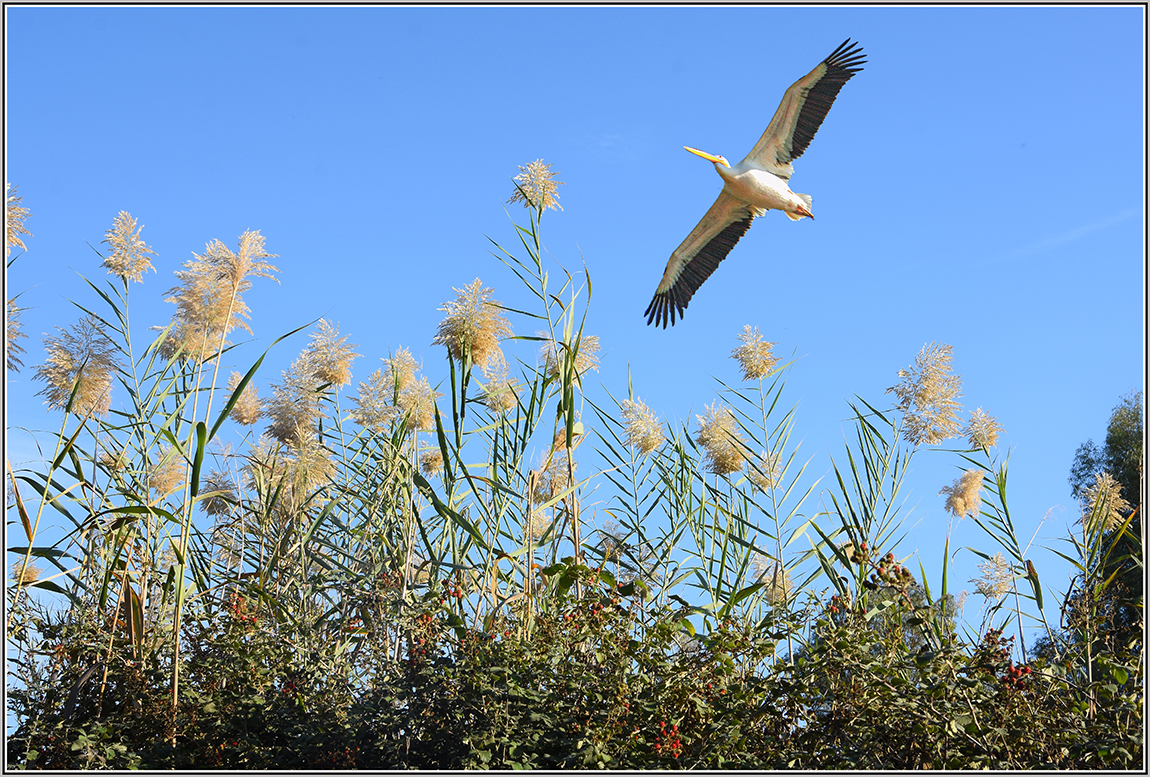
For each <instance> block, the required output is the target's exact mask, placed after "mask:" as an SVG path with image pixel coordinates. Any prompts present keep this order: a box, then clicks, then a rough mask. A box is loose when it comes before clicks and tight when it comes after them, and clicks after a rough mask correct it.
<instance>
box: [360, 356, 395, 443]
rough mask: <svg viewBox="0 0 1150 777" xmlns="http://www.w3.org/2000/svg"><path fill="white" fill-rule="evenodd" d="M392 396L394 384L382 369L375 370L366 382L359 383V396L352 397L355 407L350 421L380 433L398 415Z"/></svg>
mask: <svg viewBox="0 0 1150 777" xmlns="http://www.w3.org/2000/svg"><path fill="white" fill-rule="evenodd" d="M394 394H395V388H394V383H392V382H391V381H389V380H388V376H387V374H386V373H385V372H384V370H383V369H382V368H381V369H378V370H376V371H375V372H373V373H372V374H371V377H369V378H368V379H367V381H360V383H359V396H356V397H352V401H353V402H355V403H356V405H357V406H356V407H355V408H354V409H353V410H352V411H351V417H352V419H353V420H354V421H355V422H356V423H357V424H359V425H360V426H362V427H363V428H365V429H371V430H372V431H374V432H382V431H383V430H384V429H386V428H387V427H388V426H389V425H390V424H391V422H392V421H393V420H395V418H396V416H397V415H398V414H399V410H398V409H397V408H396V407H395V405H394V404H393V403H392V399H393V397H394Z"/></svg>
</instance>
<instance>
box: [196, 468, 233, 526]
mask: <svg viewBox="0 0 1150 777" xmlns="http://www.w3.org/2000/svg"><path fill="white" fill-rule="evenodd" d="M200 496H201V497H202V500H201V501H202V504H203V507H204V512H205V513H207V514H208V515H212V516H216V515H227V514H228V513H230V512H231V511H232V508H233V507H235V504H236V502H237V501H238V499H237V497H236V484H235V482H234V481H233V480H232V476H231V475H229V474H228V473H226V472H220V471H219V470H212V471H211V473H210V474H209V475H208V476H207V478H205V479H204V482H203V483H201V484H200Z"/></svg>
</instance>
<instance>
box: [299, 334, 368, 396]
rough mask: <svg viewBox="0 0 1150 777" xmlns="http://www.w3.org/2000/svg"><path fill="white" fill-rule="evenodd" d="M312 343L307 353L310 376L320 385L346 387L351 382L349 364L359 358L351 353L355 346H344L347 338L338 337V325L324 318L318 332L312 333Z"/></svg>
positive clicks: (356, 354)
mask: <svg viewBox="0 0 1150 777" xmlns="http://www.w3.org/2000/svg"><path fill="white" fill-rule="evenodd" d="M311 338H312V342H311V345H309V346H308V353H309V356H310V362H311V367H312V375H313V376H314V377H315V378H316V380H318V381H320V383H330V384H331V385H333V386H346V385H347V384H348V383H350V382H351V363H352V361H353V360H354V359H355V358H356V357H357V356H359V354H358V353H355V352H354V351H352V348H355V347H356V346H355V345H354V344H352V345H345V343H346V342H347V337H340V336H339V324H334V325H333V324H332V323H331V322H330V321H328V320H327V319H326V318H321V319H320V321H319V331H318V332H312V335H311Z"/></svg>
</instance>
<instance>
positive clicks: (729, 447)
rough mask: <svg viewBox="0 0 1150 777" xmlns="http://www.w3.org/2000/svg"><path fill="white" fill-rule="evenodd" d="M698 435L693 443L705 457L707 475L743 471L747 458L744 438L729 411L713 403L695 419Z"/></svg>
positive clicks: (723, 406) (716, 402)
mask: <svg viewBox="0 0 1150 777" xmlns="http://www.w3.org/2000/svg"><path fill="white" fill-rule="evenodd" d="M695 418H696V419H697V420H698V422H699V431H698V433H697V434H696V436H695V442H697V443H698V444H699V445H701V446H702V447H703V450H704V452H705V453H706V465H707V471H708V472H714V473H715V474H717V475H729V474H731V473H732V472H738V471H739V470H741V469H742V468H743V463H744V461H745V459H746V457H745V456H744V455H743V446H742V441H743V437H742V435H741V434H739V430H738V424H737V423H736V422H735V416H734V414H733V413H732V412H731V409H730V408H729V407H726V406H725V405H722V404H720V403H719V402H718V401H715V402H713V403H712V404H711V405H710V406H708V407H707V409H706V412H705V413H704V414H703V415H699V416H695Z"/></svg>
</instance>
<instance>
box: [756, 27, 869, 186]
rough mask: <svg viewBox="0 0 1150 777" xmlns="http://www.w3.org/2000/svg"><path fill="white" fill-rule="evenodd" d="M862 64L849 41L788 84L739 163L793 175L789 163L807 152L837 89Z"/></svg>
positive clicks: (859, 52) (858, 51)
mask: <svg viewBox="0 0 1150 777" xmlns="http://www.w3.org/2000/svg"><path fill="white" fill-rule="evenodd" d="M865 62H866V58H865V57H864V55H863V53H862V48H861V47H860V46H859V44H857V43H855V44H853V45H852V44H851V41H850V38H847V39H846V40H845V41H843V43H842V45H841V46H839V47H838V48H837V49H835V50H834V51H833V52H831V55H830V56H829V57H827V58H826V59H824V60H823V61H822V62H820V63H819V64H818V66H817V67H816V68H815V69H814V70H812V71H811V72H809V73H807V74H806V75H805V76H803V77H802V78H800V79H799V80H798V81H795V82H794V83H793V84H791V87H790V88H789V89H787V91H786V94H784V95H783V101H782V102H781V103H780V104H779V109H778V110H777V111H775V116H774V118H772V119H771V123H770V124H768V125H767V129H766V131H765V132H763V136H762V137H761V138H759V142H758V143H756V144H755V147H754V148H752V149H751V153H749V154H747V156H746V158H745V159H744V160H743V161H744V162H746V161H748V160H754V161H755V162H757V163H758V164H759V165H761V166H762V167H763V168H764V169H766V170H768V171H770V172H772V173H774V174H775V175H777V176H779V177H780V178H785V179H789V178H790V177H791V173H793V172H794V169H793V168H792V167H791V161H792V160H795V159H798V158H799V157H801V156H802V155H803V152H804V151H806V150H807V146H808V145H810V142H811V138H813V137H814V136H815V133H816V132H818V131H819V127H820V126H821V125H822V123H823V119H825V118H826V117H827V112H828V111H830V109H831V106H832V105H834V102H835V98H836V97H838V94H839V90H840V89H842V88H843V84H845V83H846V82H847V81H849V80H851V77H852V76H854V74H855V73H857V72H859V71H860V70H862V65H863V63H865Z"/></svg>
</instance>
